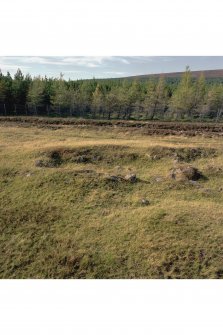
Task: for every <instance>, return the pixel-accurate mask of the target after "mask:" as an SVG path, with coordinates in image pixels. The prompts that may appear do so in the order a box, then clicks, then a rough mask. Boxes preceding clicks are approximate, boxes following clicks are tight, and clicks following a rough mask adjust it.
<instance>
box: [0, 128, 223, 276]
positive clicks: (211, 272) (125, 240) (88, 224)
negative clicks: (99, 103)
mask: <svg viewBox="0 0 223 335" xmlns="http://www.w3.org/2000/svg"><path fill="white" fill-rule="evenodd" d="M157 147H158V148H167V149H162V150H161V156H162V157H160V159H153V157H152V156H153V154H154V150H157ZM169 148H171V149H169ZM182 148H184V149H183V151H182ZM197 148H199V150H197ZM191 149H195V150H192V151H191ZM196 150H197V151H196ZM159 153H160V149H159ZM172 153H174V154H175V153H178V154H179V155H180V154H181V155H183V157H186V158H185V161H186V162H187V161H188V160H189V161H192V164H193V166H195V167H196V168H197V169H199V171H201V172H202V174H203V175H204V176H205V177H206V178H204V179H201V180H198V181H197V182H192V183H191V182H190V181H177V180H172V179H171V178H170V176H169V175H170V170H171V169H172V168H174V167H175V166H176V164H178V163H177V162H175V161H174V160H175V158H176V157H175V156H174V155H172ZM191 153H192V154H191ZM194 154H195V157H194ZM83 156H85V158H86V159H85V158H84V159H80V157H83ZM188 157H189V158H188ZM41 159H42V160H45V161H46V162H50V163H52V162H54V161H56V162H57V163H56V164H53V163H52V164H50V166H47V164H46V165H44V164H43V165H42V166H36V165H35V162H36V160H41ZM183 163H184V160H183ZM181 164H182V161H181ZM128 173H135V174H136V175H137V182H135V183H130V182H127V181H123V180H121V179H120V180H121V181H117V182H113V181H109V180H107V179H106V176H108V175H115V176H119V175H120V176H123V177H124V176H125V175H126V174H128ZM143 198H145V199H148V200H149V204H148V205H142V201H141V199H143ZM222 203H223V153H222V140H221V138H219V137H213V138H206V137H202V136H195V137H192V138H190V137H188V138H187V137H185V136H184V137H183V136H174V137H173V136H165V137H162V136H146V135H143V134H142V133H140V132H138V133H137V132H134V134H133V133H131V132H130V133H129V134H128V133H127V132H123V131H122V130H121V129H109V128H106V129H103V127H102V128H101V129H99V128H98V127H94V126H92V127H90V126H89V127H88V129H85V128H80V127H70V126H69V125H67V126H66V125H64V126H61V127H58V128H57V129H54V130H52V129H50V128H35V127H34V126H32V127H27V126H26V127H23V126H19V127H18V126H15V125H10V124H4V125H2V126H1V127H0V232H1V234H0V278H222V277H223V263H222V259H223V248H222V245H223V218H222Z"/></svg>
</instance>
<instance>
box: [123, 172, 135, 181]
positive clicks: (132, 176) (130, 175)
mask: <svg viewBox="0 0 223 335" xmlns="http://www.w3.org/2000/svg"><path fill="white" fill-rule="evenodd" d="M124 179H125V180H126V181H129V182H130V183H136V181H137V177H136V174H134V173H128V174H127V175H126V176H125V177H124Z"/></svg>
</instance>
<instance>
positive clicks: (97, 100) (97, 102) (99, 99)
mask: <svg viewBox="0 0 223 335" xmlns="http://www.w3.org/2000/svg"><path fill="white" fill-rule="evenodd" d="M103 108H104V94H103V91H102V87H101V86H100V85H99V84H97V86H96V89H95V91H94V93H93V95H92V115H93V117H95V116H96V115H97V114H98V116H99V117H100V116H101V115H103Z"/></svg>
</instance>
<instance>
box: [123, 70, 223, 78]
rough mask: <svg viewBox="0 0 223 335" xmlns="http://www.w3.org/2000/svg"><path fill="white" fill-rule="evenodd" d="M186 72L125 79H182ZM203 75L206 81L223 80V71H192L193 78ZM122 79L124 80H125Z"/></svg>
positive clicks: (145, 75)
mask: <svg viewBox="0 0 223 335" xmlns="http://www.w3.org/2000/svg"><path fill="white" fill-rule="evenodd" d="M183 73H184V72H169V73H155V74H144V75H138V76H130V77H125V78H126V79H140V80H141V79H148V78H151V77H153V78H156V77H160V76H163V77H165V78H180V77H181V76H182V74H183ZM201 73H203V74H204V76H205V78H206V79H214V78H223V69H219V70H203V71H202V70H200V71H191V75H192V77H193V78H198V77H199V76H200V75H201ZM125 78H122V79H125Z"/></svg>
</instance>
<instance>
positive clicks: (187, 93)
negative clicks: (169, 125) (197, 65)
mask: <svg viewBox="0 0 223 335" xmlns="http://www.w3.org/2000/svg"><path fill="white" fill-rule="evenodd" d="M194 103H195V90H194V85H193V82H192V77H191V72H190V69H189V67H188V66H187V67H186V71H185V73H184V74H183V76H182V79H181V81H180V83H179V85H178V86H177V89H176V90H175V92H174V93H173V96H172V98H171V101H170V108H171V110H172V112H173V113H174V114H175V115H176V116H177V117H180V118H183V117H185V116H189V117H190V116H191V115H192V111H193V108H194V107H195V104H194Z"/></svg>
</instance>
